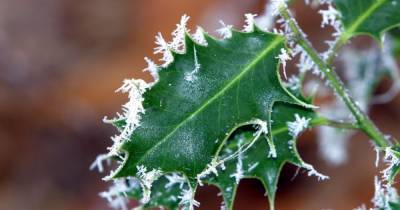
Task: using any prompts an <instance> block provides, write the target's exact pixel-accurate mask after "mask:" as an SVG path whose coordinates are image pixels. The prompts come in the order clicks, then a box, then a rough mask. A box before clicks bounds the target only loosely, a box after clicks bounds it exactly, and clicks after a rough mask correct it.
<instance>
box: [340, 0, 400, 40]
mask: <svg viewBox="0 0 400 210" xmlns="http://www.w3.org/2000/svg"><path fill="white" fill-rule="evenodd" d="M333 2H334V4H335V6H336V8H337V9H338V10H339V11H340V12H341V14H342V22H343V25H344V28H345V30H344V32H343V34H342V37H341V38H342V39H343V40H347V39H349V38H351V37H353V36H355V35H359V34H368V35H371V36H372V37H374V38H375V39H376V40H378V41H379V42H380V40H381V37H382V35H383V32H385V31H386V30H388V29H390V28H393V27H395V26H396V25H398V24H399V23H400V16H399V15H398V14H399V11H400V0H333Z"/></svg>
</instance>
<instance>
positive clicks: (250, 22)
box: [243, 13, 257, 32]
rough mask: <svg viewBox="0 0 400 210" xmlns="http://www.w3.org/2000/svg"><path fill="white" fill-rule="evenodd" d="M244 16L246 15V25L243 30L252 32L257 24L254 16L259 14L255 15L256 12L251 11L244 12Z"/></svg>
mask: <svg viewBox="0 0 400 210" xmlns="http://www.w3.org/2000/svg"><path fill="white" fill-rule="evenodd" d="M244 16H245V18H246V19H245V20H244V21H245V25H244V29H243V31H245V32H251V31H253V30H254V25H255V20H254V18H255V17H256V16H257V15H255V14H250V13H247V14H244Z"/></svg>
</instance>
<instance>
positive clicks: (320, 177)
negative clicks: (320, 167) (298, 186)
mask: <svg viewBox="0 0 400 210" xmlns="http://www.w3.org/2000/svg"><path fill="white" fill-rule="evenodd" d="M302 167H303V168H305V169H307V170H308V176H316V177H317V178H318V181H321V180H322V181H324V180H326V179H329V176H326V175H323V174H321V173H319V172H318V171H317V170H315V169H314V167H313V166H312V165H310V164H307V163H304V164H303V165H302Z"/></svg>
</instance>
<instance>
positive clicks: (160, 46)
mask: <svg viewBox="0 0 400 210" xmlns="http://www.w3.org/2000/svg"><path fill="white" fill-rule="evenodd" d="M155 43H156V45H157V47H155V48H154V54H161V55H162V57H161V58H160V61H162V62H163V63H162V65H161V66H163V67H166V66H168V65H169V64H170V63H172V62H173V61H174V56H173V55H172V52H171V49H170V46H169V44H168V43H167V41H165V39H164V38H163V36H162V34H161V33H160V32H159V33H158V34H157V35H156V42H155Z"/></svg>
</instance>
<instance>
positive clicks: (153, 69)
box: [144, 57, 158, 82]
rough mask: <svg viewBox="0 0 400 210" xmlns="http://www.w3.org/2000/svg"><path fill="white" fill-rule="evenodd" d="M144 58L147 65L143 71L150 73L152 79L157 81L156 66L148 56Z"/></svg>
mask: <svg viewBox="0 0 400 210" xmlns="http://www.w3.org/2000/svg"><path fill="white" fill-rule="evenodd" d="M144 60H145V61H146V63H147V67H146V68H145V69H144V71H148V72H149V73H150V75H151V76H152V77H153V79H154V81H155V82H157V81H158V66H157V65H156V64H155V63H154V62H153V61H152V60H151V59H150V58H148V57H144Z"/></svg>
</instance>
